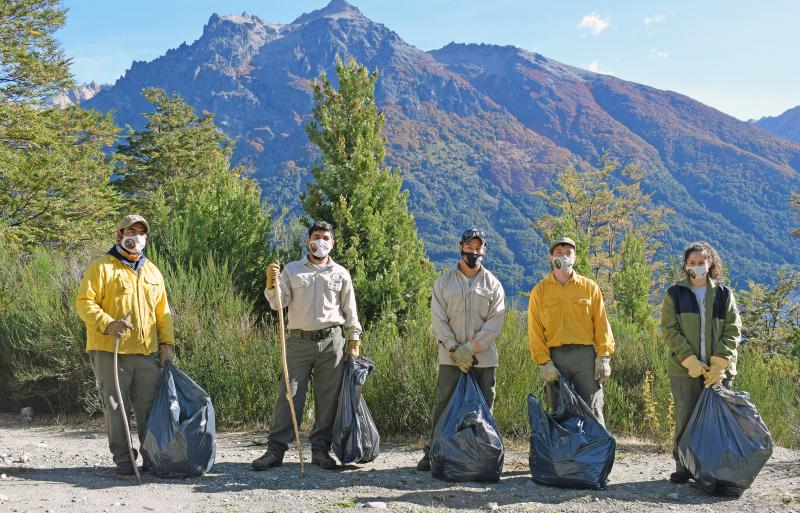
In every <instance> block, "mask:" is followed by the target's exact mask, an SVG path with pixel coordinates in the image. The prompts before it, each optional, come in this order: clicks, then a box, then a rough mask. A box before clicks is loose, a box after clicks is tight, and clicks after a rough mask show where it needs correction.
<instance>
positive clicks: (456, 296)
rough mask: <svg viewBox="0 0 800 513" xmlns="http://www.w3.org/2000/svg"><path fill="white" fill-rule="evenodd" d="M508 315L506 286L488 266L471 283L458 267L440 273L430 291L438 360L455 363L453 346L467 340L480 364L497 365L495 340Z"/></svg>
mask: <svg viewBox="0 0 800 513" xmlns="http://www.w3.org/2000/svg"><path fill="white" fill-rule="evenodd" d="M505 315H506V308H505V291H503V286H502V285H501V284H500V280H498V279H497V278H495V276H494V275H493V274H492V273H491V272H489V271H487V270H486V268H485V267H483V266H481V270H480V271H479V272H478V274H477V275H476V276H475V280H474V281H473V282H472V285H470V283H469V279H468V278H467V277H466V276H464V274H463V273H462V272H461V271H459V270H458V268H456V269H452V270H450V271H447V272H445V273H444V274H442V275H441V276H439V278H438V279H437V280H436V283H434V284H433V293H432V294H431V320H432V322H433V330H434V332H435V333H436V337H437V339H438V340H439V363H440V364H442V365H455V363H454V362H453V360H452V358H450V350H451V349H455V348H456V347H457V346H458V344H464V343H466V344H469V345H470V346H471V347H472V349H473V350H474V351H475V355H476V356H477V358H478V364H477V367H497V347H496V345H495V341H496V339H497V337H498V336H499V335H500V331H501V330H502V329H503V320H504V319H505Z"/></svg>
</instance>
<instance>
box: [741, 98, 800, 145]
mask: <svg viewBox="0 0 800 513" xmlns="http://www.w3.org/2000/svg"><path fill="white" fill-rule="evenodd" d="M753 124H755V125H756V126H757V127H759V128H763V129H764V130H766V131H767V132H769V133H771V134H775V135H778V136H780V137H783V138H785V139H790V140H792V141H800V105H798V106H797V107H794V108H792V109H789V110H787V111H786V112H784V113H783V114H781V115H780V116H774V117H770V116H767V117H763V118H761V119H759V120H757V121H754V122H753Z"/></svg>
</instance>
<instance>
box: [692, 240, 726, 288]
mask: <svg viewBox="0 0 800 513" xmlns="http://www.w3.org/2000/svg"><path fill="white" fill-rule="evenodd" d="M695 251H698V252H700V253H702V255H703V256H704V257H706V262H708V275H709V276H710V277H711V278H713V279H714V280H716V281H723V280H724V279H725V270H724V267H723V264H722V258H720V256H719V253H717V250H716V249H714V246H712V245H711V244H709V243H708V242H706V241H700V242H692V243H691V244H689V245H688V246H686V249H684V250H683V267H684V270H685V269H686V261H687V260H689V255H691V254H692V253H694V252H695ZM687 275H688V273H687Z"/></svg>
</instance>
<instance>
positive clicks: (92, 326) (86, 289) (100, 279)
mask: <svg viewBox="0 0 800 513" xmlns="http://www.w3.org/2000/svg"><path fill="white" fill-rule="evenodd" d="M104 280H105V276H104V273H103V271H102V267H101V266H100V265H99V264H91V265H90V266H89V267H88V268H87V269H86V271H85V272H84V273H83V279H82V280H81V284H80V287H78V295H77V296H76V298H75V310H77V312H78V317H80V319H81V320H82V321H83V322H85V323H86V328H87V329H89V330H92V331H96V332H98V333H104V332H105V331H106V328H108V325H109V324H111V323H112V322H114V318H113V317H111V316H110V315H109V314H107V313H106V312H105V310H103V308H102V307H101V306H100V302H101V301H102V299H103V295H104V289H105V283H104Z"/></svg>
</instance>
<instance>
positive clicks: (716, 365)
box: [705, 356, 730, 388]
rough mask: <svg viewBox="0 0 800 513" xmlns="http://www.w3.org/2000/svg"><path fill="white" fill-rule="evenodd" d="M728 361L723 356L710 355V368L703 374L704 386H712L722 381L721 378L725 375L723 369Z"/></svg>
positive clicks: (726, 366)
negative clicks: (704, 377)
mask: <svg viewBox="0 0 800 513" xmlns="http://www.w3.org/2000/svg"><path fill="white" fill-rule="evenodd" d="M729 363H730V360H729V359H728V358H725V357H723V356H712V357H711V369H710V370H709V371H708V372H706V374H705V376H706V381H705V387H706V388H709V387H713V386H714V385H716V384H718V383H721V382H722V378H724V377H725V370H726V369H727V368H728V364H729Z"/></svg>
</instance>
